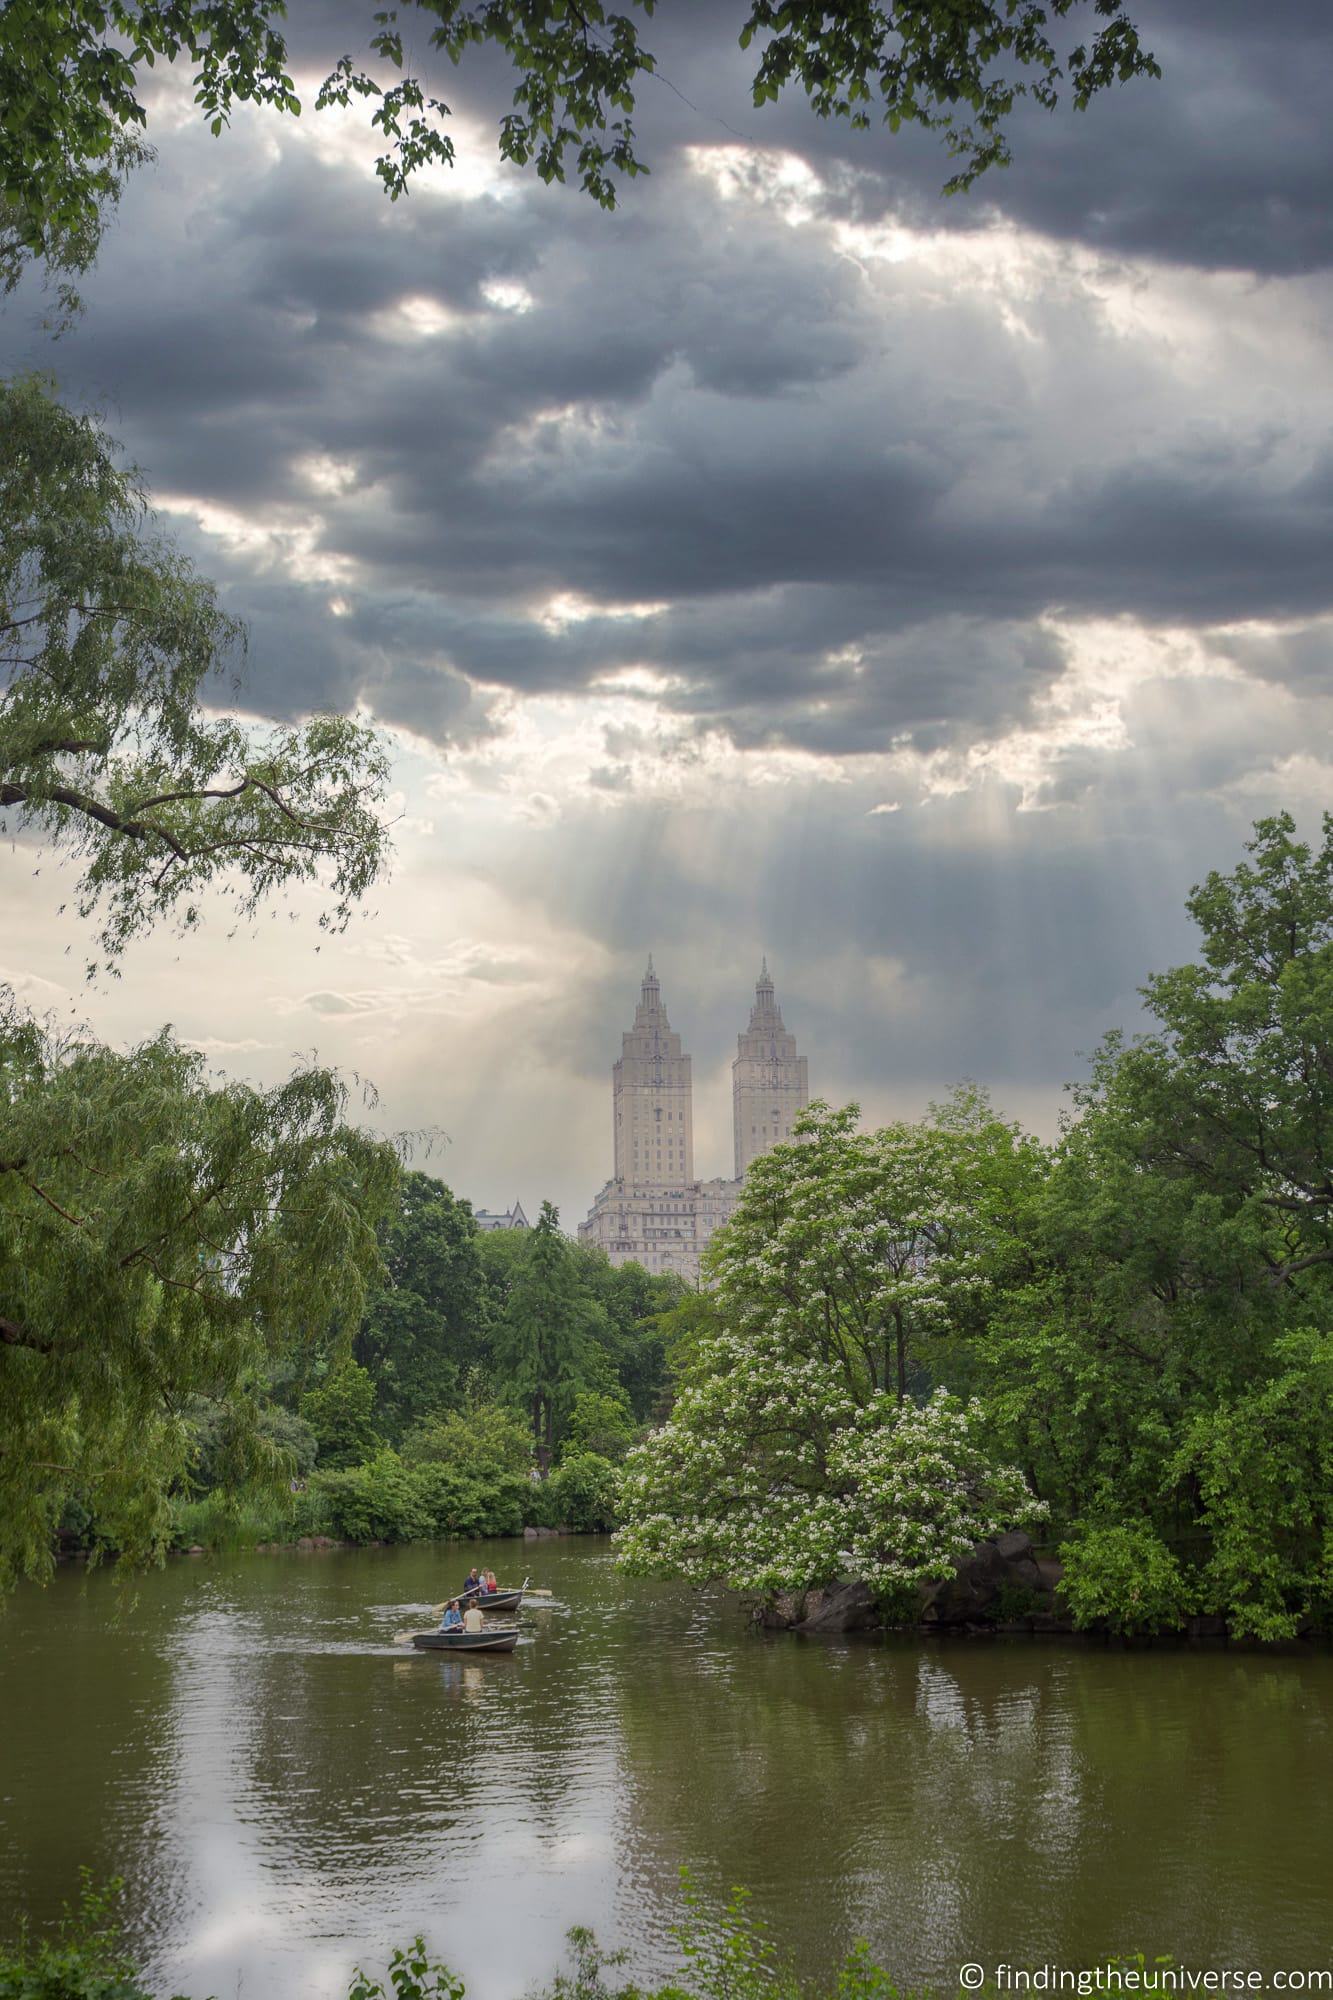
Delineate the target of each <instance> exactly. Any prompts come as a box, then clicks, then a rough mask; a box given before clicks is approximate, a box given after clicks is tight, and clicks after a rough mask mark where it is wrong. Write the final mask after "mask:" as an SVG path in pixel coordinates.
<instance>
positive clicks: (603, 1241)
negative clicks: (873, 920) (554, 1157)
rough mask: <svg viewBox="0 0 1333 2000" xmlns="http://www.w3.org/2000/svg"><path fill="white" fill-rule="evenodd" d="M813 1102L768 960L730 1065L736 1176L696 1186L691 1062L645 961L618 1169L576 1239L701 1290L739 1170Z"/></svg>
mask: <svg viewBox="0 0 1333 2000" xmlns="http://www.w3.org/2000/svg"><path fill="white" fill-rule="evenodd" d="M808 1096H809V1092H808V1088H807V1083H806V1065H805V1058H804V1056H798V1055H797V1053H796V1040H795V1037H794V1036H793V1035H791V1034H789V1033H788V1032H787V1030H786V1029H785V1027H784V1026H783V1022H782V1015H781V1013H780V1011H779V1009H778V1006H777V1003H776V1000H775V999H774V994H773V982H772V980H771V979H770V978H769V976H768V964H767V961H765V963H764V969H763V971H762V973H761V974H760V977H759V982H758V984H757V986H756V988H755V1004H754V1006H753V1008H752V1009H751V1012H750V1025H749V1027H748V1028H747V1029H744V1030H743V1031H742V1032H741V1034H740V1035H739V1036H738V1038H737V1055H736V1060H735V1062H734V1063H733V1065H732V1114H733V1123H734V1125H735V1134H734V1137H735V1158H736V1163H737V1175H736V1178H735V1179H734V1180H722V1179H718V1180H707V1181H699V1180H696V1179H695V1178H694V1111H693V1077H692V1072H691V1064H690V1058H689V1056H688V1055H687V1054H685V1052H684V1051H683V1050H682V1048H681V1043H680V1036H679V1035H678V1034H677V1033H676V1032H675V1030H674V1029H673V1028H672V1027H671V1024H670V1022H669V1021H668V1019H667V1014H666V1008H665V1007H664V1006H663V1004H662V991H661V985H660V982H659V980H658V977H657V974H656V973H655V972H654V970H653V962H652V959H651V958H650V959H649V961H648V970H647V972H646V973H645V974H644V977H643V985H642V988H641V990H640V995H639V1004H638V1006H637V1007H636V1008H635V1012H634V1025H633V1027H631V1028H629V1029H627V1030H626V1032H625V1033H624V1035H623V1036H622V1038H621V1053H620V1059H619V1061H618V1062H617V1063H616V1064H615V1066H614V1069H613V1071H612V1084H611V1099H612V1121H613V1122H612V1134H613V1143H614V1162H615V1171H614V1174H613V1176H612V1178H611V1179H610V1180H609V1181H608V1182H607V1183H606V1186H605V1187H604V1188H603V1189H602V1190H601V1193H600V1194H599V1195H598V1196H597V1198H596V1200H595V1201H594V1202H593V1205H592V1208H591V1210H590V1212H589V1214H588V1217H587V1220H586V1221H584V1222H581V1223H580V1224H579V1239H580V1241H581V1242H584V1243H595V1244H597V1245H598V1246H599V1247H600V1248H601V1249H603V1250H605V1251H606V1254H607V1256H608V1257H609V1258H610V1259H611V1262H612V1263H613V1264H628V1263H631V1262H632V1263H636V1264H642V1265H643V1266H644V1267H645V1269H647V1270H649V1271H674V1272H676V1273H678V1274H679V1276H681V1277H682V1278H685V1279H687V1280H688V1281H689V1282H690V1283H692V1284H696V1283H697V1282H698V1279H699V1259H700V1257H701V1256H702V1254H703V1251H704V1249H705V1247H706V1245H707V1243H708V1240H709V1238H710V1237H711V1236H712V1235H713V1233H714V1231H715V1230H717V1229H720V1228H721V1227H722V1225H723V1223H724V1222H727V1221H729V1220H730V1218H731V1214H732V1211H733V1210H734V1209H735V1206H736V1203H737V1201H738V1200H739V1199H740V1191H741V1180H742V1177H743V1175H744V1171H745V1168H746V1167H748V1165H749V1164H750V1161H751V1160H752V1159H754V1158H755V1157H756V1156H757V1155H758V1154H759V1153H763V1152H766V1151H767V1150H768V1148H769V1147H770V1146H773V1145H776V1144H777V1143H778V1141H779V1140H780V1139H787V1138H790V1136H791V1127H792V1121H793V1120H794V1118H795V1116H796V1114H797V1112H798V1111H799V1110H800V1108H801V1106H802V1105H803V1104H805V1103H806V1101H807V1098H808Z"/></svg>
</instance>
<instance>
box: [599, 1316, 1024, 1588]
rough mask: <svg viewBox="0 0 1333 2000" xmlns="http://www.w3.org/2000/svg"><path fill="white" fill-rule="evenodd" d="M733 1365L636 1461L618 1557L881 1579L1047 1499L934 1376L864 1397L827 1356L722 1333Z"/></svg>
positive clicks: (917, 1566) (962, 1550)
mask: <svg viewBox="0 0 1333 2000" xmlns="http://www.w3.org/2000/svg"><path fill="white" fill-rule="evenodd" d="M718 1345H719V1350H720V1351H719V1354H718V1357H717V1358H718V1359H719V1361H721V1360H722V1359H723V1358H724V1356H725V1358H726V1359H727V1360H729V1361H730V1363H731V1367H730V1370H729V1372H728V1373H726V1374H720V1375H717V1376H715V1377H713V1379H712V1380H711V1381H709V1382H707V1383H703V1384H701V1385H699V1386H698V1387H696V1388H693V1389H687V1390H686V1391H685V1393H684V1394H683V1395H682V1397H681V1399H680V1401H679V1402H678V1403H677V1405H676V1410H675V1414H674V1415H673V1417H672V1419H671V1421H670V1422H669V1423H668V1424H666V1425H665V1426H664V1427H663V1428H662V1429H661V1430H660V1431H657V1432H655V1433H654V1435H653V1436H652V1437H651V1438H649V1439H648V1441H647V1442H646V1443H645V1444H642V1445H640V1446H638V1447H637V1448H636V1449H635V1450H634V1451H632V1452H631V1453H630V1455H629V1458H628V1460H627V1461H626V1466H625V1472H624V1476H623V1478H622V1481H621V1489H620V1517H621V1522H622V1526H621V1529H620V1533H619V1536H618V1538H617V1539H618V1546H619V1554H620V1561H621V1564H622V1566H623V1567H624V1568H626V1569H628V1570H630V1571H632V1572H635V1573H637V1574H640V1575H655V1576H682V1577H688V1578H690V1579H691V1580H692V1581H694V1582H697V1583H703V1582H708V1581H712V1580H715V1579H720V1580H722V1581H724V1582H726V1583H729V1584H731V1585H732V1587H733V1588H734V1589H737V1590H762V1591H770V1590H799V1589H805V1588H808V1587H809V1586H811V1585H814V1584H821V1583H828V1582H830V1581H831V1580H832V1579H833V1578H834V1577H836V1576H838V1575H840V1574H843V1573H845V1572H847V1571H850V1572H851V1573H853V1574H854V1575H856V1576H858V1577H860V1578H861V1579H862V1580H863V1581H864V1582H866V1583H870V1584H873V1585H876V1586H879V1587H881V1588H885V1589H888V1588H892V1587H893V1586H895V1585H910V1584H914V1583H920V1582H924V1581H926V1580H928V1579H930V1578H932V1577H947V1576H948V1575H950V1574H951V1572H952V1570H953V1568H954V1566H955V1564H956V1563H957V1562H958V1561H959V1559H960V1558H961V1557H963V1556H965V1555H966V1554H967V1552H968V1550H969V1549H970V1548H971V1546H972V1544H973V1543H974V1542H976V1541H978V1540H979V1539H980V1538H981V1537H982V1536H983V1535H991V1534H995V1533H997V1532H998V1531H999V1530H1000V1529H1001V1528H1004V1527H1011V1526H1013V1525H1014V1524H1015V1523H1016V1522H1019V1521H1026V1520H1030V1519H1033V1518H1035V1516H1036V1515H1037V1514H1038V1513H1039V1512H1040V1507H1039V1505H1038V1503H1037V1502H1036V1501H1035V1500H1033V1498H1032V1496H1031V1494H1030V1493H1029V1492H1028V1490H1027V1487H1026V1485H1025V1484H1024V1481H1023V1477H1022V1474H1021V1473H1019V1472H1018V1471H1016V1470H1015V1469H1014V1468H1013V1467H1010V1466H997V1465H995V1464H993V1463H992V1462H991V1460H990V1459H989V1458H988V1456H987V1454H986V1452H985V1450H984V1449H983V1447H982V1446H981V1444H980V1443H979V1442H978V1440H977V1438H976V1437H975V1435H974V1431H975V1429H976V1425H977V1420H978V1417H979V1414H980V1412H979V1408H978V1405H977V1404H975V1403H962V1402H960V1401H959V1400H958V1399H957V1398H956V1397H953V1396H950V1395H949V1393H948V1392H947V1390H944V1389H937V1390H936V1392H935V1394H934V1395H933V1396H932V1397H931V1398H930V1400H929V1402H927V1403H925V1404H915V1403H903V1404H899V1403H898V1402H897V1401H896V1399H895V1398H893V1397H892V1396H887V1395H885V1394H883V1392H879V1393H877V1394H876V1395H874V1396H873V1397H871V1399H870V1400H869V1401H868V1402H867V1403H865V1404H863V1405H861V1406H860V1407H859V1408H858V1406H857V1405H856V1404H855V1402H854V1401H853V1400H852V1398H851V1397H850V1396H848V1395H847V1394H846V1393H845V1390H843V1389H842V1388H841V1387H840V1386H839V1384H838V1383H837V1382H836V1381H835V1380H834V1379H833V1378H831V1377H830V1376H829V1375H828V1373H827V1371H825V1370H823V1369H822V1368H821V1367H820V1365H819V1363H818V1362H816V1361H813V1360H807V1361H805V1362H802V1363H799V1364H797V1365H795V1366H793V1365H792V1363H791V1360H790V1358H789V1357H786V1356H784V1355H782V1354H781V1352H780V1351H779V1350H777V1349H776V1348H771V1349H770V1350H769V1351H768V1352H767V1353H766V1354H763V1355H760V1354H758V1353H756V1351H755V1348H754V1346H753V1345H752V1344H750V1343H741V1342H736V1343H733V1342H731V1341H730V1340H729V1339H728V1337H727V1336H722V1337H721V1338H720V1340H719V1343H718Z"/></svg>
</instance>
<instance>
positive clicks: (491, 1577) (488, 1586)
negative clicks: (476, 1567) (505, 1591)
mask: <svg viewBox="0 0 1333 2000" xmlns="http://www.w3.org/2000/svg"><path fill="white" fill-rule="evenodd" d="M483 1582H484V1585H485V1590H486V1595H487V1596H488V1597H493V1596H494V1594H495V1592H496V1591H497V1590H498V1589H499V1588H500V1586H499V1584H498V1583H497V1582H496V1581H495V1571H494V1570H493V1569H488V1570H487V1572H486V1575H485V1577H484V1579H483Z"/></svg>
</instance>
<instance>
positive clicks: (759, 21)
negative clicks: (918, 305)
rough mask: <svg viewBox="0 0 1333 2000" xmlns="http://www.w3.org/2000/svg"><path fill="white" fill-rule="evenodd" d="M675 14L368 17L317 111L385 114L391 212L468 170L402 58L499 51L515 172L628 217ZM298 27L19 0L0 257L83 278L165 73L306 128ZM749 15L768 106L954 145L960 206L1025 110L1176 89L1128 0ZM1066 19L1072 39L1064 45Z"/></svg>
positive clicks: (202, 4)
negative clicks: (639, 123) (437, 171)
mask: <svg viewBox="0 0 1333 2000" xmlns="http://www.w3.org/2000/svg"><path fill="white" fill-rule="evenodd" d="M660 4H661V0H631V4H630V6H629V8H628V10H627V11H625V12H616V11H613V10H611V9H608V8H607V7H605V6H604V5H603V4H602V0H582V4H581V5H579V6H573V5H563V4H560V5H553V6H552V5H546V4H542V5H534V4H533V3H532V0H411V4H409V5H407V6H404V7H396V8H389V9H383V10H379V9H375V10H372V9H368V10H367V18H366V35H367V51H366V56H365V57H356V56H353V55H351V54H347V55H344V56H343V57H342V58H341V59H340V60H339V61H338V62H337V64H336V65H335V67H334V69H333V70H332V72H331V73H330V75H329V76H328V77H327V78H326V79H325V81H324V83H323V85H322V86H321V88H320V89H319V91H318V94H317V97H316V105H317V106H318V107H319V108H324V107H326V106H328V105H331V104H341V105H347V104H349V103H351V102H352V101H353V99H360V100H362V101H364V102H365V103H366V104H367V105H368V107H369V116H370V124H371V126H372V128H373V129H374V131H375V132H376V133H377V135H378V137H379V138H380V140H381V141H382V143H383V145H384V151H383V152H382V153H381V155H380V157H379V162H378V171H379V174H380V177H381V179H382V180H383V182H384V185H385V187H386V188H387V190H388V192H389V194H390V196H391V197H393V198H394V199H396V198H397V197H398V196H399V195H400V194H402V193H403V192H404V191H405V190H406V189H407V188H408V187H409V185H410V183H411V179H412V175H413V174H414V173H415V172H417V171H418V170H419V169H420V168H421V167H422V166H425V165H428V164H432V163H435V164H439V163H445V164H448V163H451V162H452V161H453V158H454V142H453V139H452V137H451V135H450V133H449V130H448V127H447V122H446V121H447V119H448V116H449V106H448V105H447V104H446V103H445V102H444V101H443V100H442V99H440V98H438V97H436V96H434V95H432V94H431V93H430V92H428V90H427V89H426V87H425V86H424V85H423V83H422V81H421V79H420V78H419V77H418V76H416V75H413V74H412V73H411V72H410V70H409V68H408V67H407V57H406V53H405V51H406V49H407V47H408V46H409V45H411V44H412V43H414V42H415V44H416V45H417V46H418V47H419V46H421V45H422V43H424V44H425V45H427V46H429V47H430V48H433V49H437V50H440V51H442V52H443V53H444V54H445V55H446V56H447V57H448V58H449V60H450V61H451V62H452V63H453V64H455V65H457V64H459V63H460V62H461V61H462V60H463V59H464V57H465V56H466V54H467V52H468V51H469V50H470V49H472V48H475V47H479V46H483V45H490V46H492V47H494V48H496V49H498V50H499V51H500V52H501V54H502V55H503V57H504V58H505V59H506V60H507V62H508V63H509V65H510V67H511V69H512V70H513V72H514V74H515V77H516V83H515V88H514V95H513V106H514V108H513V110H512V111H509V112H507V113H506V114H505V116H504V117H503V118H502V120H501V122H500V129H499V148H500V153H501V156H502V157H503V158H505V159H507V160H510V161H512V162H513V163H514V164H515V165H517V166H520V167H525V166H529V165H531V166H532V167H533V168H534V169H535V171H536V172H537V173H538V174H539V175H540V176H541V178H542V179H543V180H545V181H553V180H564V179H565V177H566V173H567V171H568V170H569V168H568V162H570V161H571V160H572V164H573V169H574V171H575V172H576V174H577V176H578V179H579V182H580V184H581V186H582V187H583V188H584V189H585V190H586V191H587V192H588V193H589V194H590V195H591V196H592V197H593V198H594V199H595V200H597V201H599V202H601V203H602V204H603V206H605V207H612V206H614V204H615V200H616V190H617V185H618V182H619V181H620V179H622V178H627V177H631V176H633V175H635V174H637V173H640V172H642V171H645V167H644V163H643V162H642V161H641V160H640V158H639V156H638V154H637V152H636V139H635V132H634V116H635V111H636V100H637V94H638V91H639V90H640V88H641V79H642V78H644V77H651V76H654V75H656V74H658V70H657V65H656V62H655V60H654V58H653V56H652V54H651V52H650V51H649V50H648V49H647V48H646V47H645V46H644V44H643V43H642V41H641V39H640V26H641V22H646V21H647V19H648V18H649V17H651V16H652V15H653V14H654V13H656V12H658V11H660ZM285 11H286V10H285V8H284V6H283V4H282V0H9V3H8V5H7V6H6V7H5V8H4V9H3V10H2V11H0V105H3V110H4V116H3V119H0V260H3V259H4V258H6V257H8V259H9V260H10V261H11V262H12V261H13V260H14V259H15V258H16V257H17V258H21V257H22V256H23V255H24V254H27V255H36V256H44V257H48V258H50V257H57V258H58V256H59V254H60V252H61V249H62V246H63V247H64V250H65V251H66V252H67V253H68V252H70V251H71V250H72V251H73V259H72V261H73V262H74V263H75V265H76V266H77V265H78V264H79V262H80V261H81V262H83V263H86V261H87V258H88V255H89V254H90V253H91V246H92V245H94V244H95V241H96V235H97V227H98V217H99V214H100V212H101V210H102V209H103V207H104V206H105V204H106V203H107V202H108V201H109V200H112V199H114V197H115V195H116V194H117V192H118V190H119V186H120V182H121V179H122V177H123V172H124V168H125V165H126V161H127V152H126V149H127V148H134V147H136V146H137V147H140V148H141V147H142V137H141V135H142V134H143V132H144V131H145V129H146V128H147V124H148V114H147V110H146V108H145V105H144V102H143V89H142V74H143V72H144V70H146V69H150V68H152V67H154V66H155V65H156V64H157V63H158V62H159V61H165V62H168V63H170V62H175V61H180V62H183V63H186V64H188V65H189V67H190V70H191V73H192V80H193V84H194V96H195V102H196V104H197V105H198V106H199V110H200V115H201V117H203V118H204V119H205V120H207V122H208V123H209V125H210V126H211V128H212V130H213V131H214V132H218V131H220V130H221V129H222V127H223V125H224V124H226V122H227V120H228V119H229V117H230V114H231V112H232V110H233V108H234V107H235V105H237V104H239V103H246V102H253V103H258V104H262V105H266V106H269V107H271V108H273V109H275V110H277V111H279V112H286V113H291V114H299V112H300V110H301V103H300V99H299V97H298V95H297V91H296V86H295V83H294V81H293V79H292V76H291V74H290V68H289V56H288V50H287V44H286V40H285V37H284V34H283V31H282V23H283V18H284V15H285ZM734 20H735V27H736V32H737V37H738V40H739V43H740V46H741V47H742V48H743V49H752V50H753V51H754V52H755V70H754V75H753V81H752V94H753V99H754V102H755V104H756V106H762V105H764V104H766V103H769V102H774V101H776V100H777V99H778V98H779V97H780V96H781V95H782V93H783V91H784V90H787V89H789V88H792V87H795V88H799V89H800V90H802V91H804V93H805V96H806V98H807V100H808V102H809V104H810V106H811V108H812V110H813V111H814V112H815V113H816V115H817V116H819V117H821V118H830V117H837V118H843V119H846V120H847V121H848V123H849V124H850V125H852V126H853V127H859V128H865V127H868V126H869V125H870V124H871V122H872V120H874V119H875V118H877V117H878V118H882V119H883V120H884V121H885V122H886V123H887V124H888V125H889V127H890V128H891V129H892V130H895V131H896V130H897V129H898V128H899V127H900V126H902V125H904V124H909V125H910V124H915V125H919V126H923V127H926V128H927V129H930V130H936V131H939V132H940V133H941V134H942V136H943V139H944V142H945V144H946V146H947V148H948V151H949V153H950V154H951V155H952V157H953V159H954V160H955V162H956V170H955V172H954V173H953V175H952V176H951V178H950V180H949V181H948V183H947V188H948V190H949V191H953V190H955V189H961V188H968V187H970V186H971V185H972V184H973V183H974V181H975V180H976V179H977V177H978V176H979V175H980V174H982V173H984V172H986V170H987V169H988V168H991V167H994V166H1002V165H1005V164H1007V162H1008V161H1009V158H1010V149H1009V141H1008V139H1007V137H1006V131H1005V127H1006V124H1007V122H1008V120H1009V118H1010V116H1011V114H1012V112H1013V110H1014V107H1015V104H1016V103H1017V101H1018V100H1019V98H1021V97H1029V98H1031V99H1032V100H1033V102H1035V103H1037V104H1039V105H1041V106H1043V107H1045V108H1046V109H1047V110H1054V109H1055V107H1056V106H1057V104H1058V103H1060V102H1061V101H1062V100H1064V99H1067V100H1068V102H1069V103H1071V104H1072V105H1073V106H1074V107H1075V108H1077V109H1084V108H1086V107H1087V106H1088V105H1089V104H1090V103H1091V102H1092V100H1093V99H1094V98H1095V97H1096V96H1098V95H1099V94H1100V93H1101V92H1104V91H1105V90H1107V89H1108V88H1110V87H1111V86H1112V85H1113V84H1115V83H1126V82H1129V81H1131V80H1132V79H1134V78H1137V77H1155V76H1157V75H1159V74H1160V71H1159V69H1158V65H1157V63H1156V62H1155V60H1154V58H1153V56H1152V55H1151V53H1150V52H1149V51H1148V50H1147V49H1146V48H1145V47H1144V45H1143V42H1142V39H1141V37H1140V34H1139V31H1138V29H1137V28H1136V27H1135V25H1134V23H1133V21H1132V20H1131V19H1130V17H1129V15H1128V13H1127V12H1126V6H1125V0H887V3H886V4H871V0H858V3H857V4H856V5H852V6H840V7H837V8H830V7H828V6H826V5H824V4H819V5H815V4H808V0H749V4H748V5H747V4H745V0H738V5H737V7H736V12H735V16H734ZM1053 21H1054V22H1058V23H1060V24H1062V25H1064V24H1065V23H1068V24H1069V26H1070V35H1069V39H1068V45H1067V46H1065V45H1062V44H1061V43H1060V41H1059V40H1058V39H1057V37H1056V36H1055V35H1054V34H1053V33H1052V22H1053ZM1088 30H1091V32H1090V33H1089V32H1088ZM1080 31H1082V39H1080V38H1079V35H1080ZM0 268H3V264H2V263H0Z"/></svg>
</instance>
